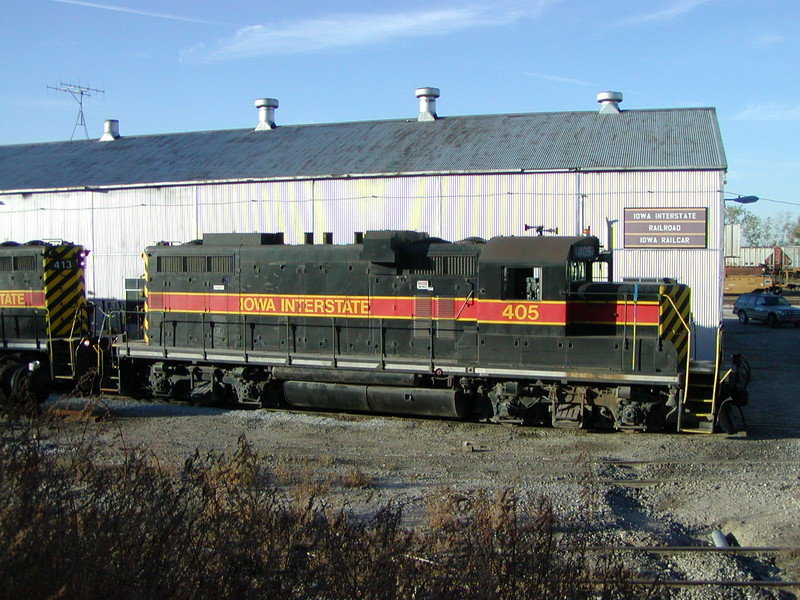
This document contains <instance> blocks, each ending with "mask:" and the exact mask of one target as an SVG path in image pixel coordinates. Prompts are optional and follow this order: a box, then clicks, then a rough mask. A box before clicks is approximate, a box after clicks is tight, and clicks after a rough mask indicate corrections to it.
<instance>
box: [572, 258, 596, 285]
mask: <svg viewBox="0 0 800 600" xmlns="http://www.w3.org/2000/svg"><path fill="white" fill-rule="evenodd" d="M591 264H592V263H590V262H585V261H570V262H568V263H567V279H568V280H569V281H571V282H573V281H574V282H580V283H584V282H590V281H591V280H592V269H591V268H590V267H591Z"/></svg>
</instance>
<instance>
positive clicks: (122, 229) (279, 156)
mask: <svg viewBox="0 0 800 600" xmlns="http://www.w3.org/2000/svg"><path fill="white" fill-rule="evenodd" d="M418 97H419V98H420V113H419V116H417V117H414V118H410V119H400V120H387V121H372V122H353V123H334V124H319V125H294V126H279V127H275V126H274V109H275V108H276V107H277V102H276V101H272V100H269V99H265V100H262V101H257V103H256V105H257V106H258V107H259V114H260V118H259V120H258V125H257V127H256V128H255V129H248V130H226V131H209V132H195V133H182V134H164V135H148V136H123V137H120V136H119V126H118V123H117V122H116V121H107V122H106V133H105V134H104V136H103V138H101V140H100V141H96V140H90V141H75V142H58V143H44V144H27V145H14V146H0V202H2V205H0V215H2V226H0V242H1V241H6V240H16V241H27V240H31V239H54V238H61V239H67V240H70V241H74V242H79V243H82V244H84V245H85V246H86V247H87V248H89V249H91V254H90V258H89V262H88V265H87V267H88V269H87V272H88V282H87V284H88V289H89V290H90V292H91V293H93V294H94V295H96V296H97V297H111V298H120V297H122V293H123V280H124V278H126V277H137V276H139V274H140V272H141V263H140V252H141V250H142V249H143V248H144V247H145V246H147V245H150V244H153V243H155V242H158V241H161V240H167V241H181V242H183V241H189V240H192V239H196V238H199V237H201V236H202V234H203V233H206V232H225V231H236V232H251V231H264V232H270V231H282V232H285V238H286V241H287V242H288V243H302V242H303V240H304V234H305V233H306V232H313V234H314V238H315V240H317V242H320V241H321V240H322V239H323V234H324V233H325V232H331V233H332V234H333V238H334V243H349V242H351V241H352V239H353V232H355V231H368V230H375V229H415V230H421V231H427V232H428V233H430V234H431V235H436V236H440V237H442V238H445V239H450V240H457V239H462V238H466V237H470V236H480V237H484V238H489V237H492V236H495V235H530V234H531V232H527V233H526V228H525V226H526V225H529V226H534V227H535V226H541V227H543V228H544V229H556V228H557V229H558V232H559V233H560V234H567V235H579V234H581V233H582V232H586V231H591V233H592V234H594V235H597V236H598V237H599V238H600V240H601V242H602V243H603V244H604V245H605V247H606V248H608V249H611V250H612V251H613V253H614V277H615V279H622V278H635V277H642V278H653V277H659V278H660V277H672V278H676V279H678V280H679V281H680V282H682V283H688V284H689V285H691V286H692V288H693V290H694V300H693V310H694V319H695V323H696V330H695V340H696V341H697V344H696V352H697V357H698V358H710V357H711V356H712V355H713V351H714V350H713V349H714V341H713V340H714V334H715V331H716V327H717V324H718V323H719V321H720V319H721V307H722V271H723V269H722V267H723V251H722V229H723V227H722V214H723V200H722V189H723V183H724V174H725V171H726V168H727V164H726V160H725V154H724V150H723V147H722V141H721V137H720V133H719V127H718V123H717V118H716V113H715V111H714V109H712V108H692V109H666V110H620V109H619V106H618V104H619V101H620V100H621V94H617V93H615V92H612V93H603V94H599V95H598V101H599V102H600V104H601V109H600V110H599V111H597V110H591V111H580V112H558V113H530V114H509V115H480V116H462V117H446V118H439V117H438V116H437V115H436V107H435V98H436V97H438V90H436V89H435V88H421V89H420V90H418ZM254 120H255V119H254ZM691 223H693V224H691ZM682 231H690V232H691V233H686V234H685V235H684V234H683V233H681V232H682Z"/></svg>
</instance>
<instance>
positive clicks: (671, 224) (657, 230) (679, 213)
mask: <svg viewBox="0 0 800 600" xmlns="http://www.w3.org/2000/svg"><path fill="white" fill-rule="evenodd" d="M707 225H708V209H707V208H626V209H625V247H626V248H654V249H659V248H706V246H707V235H706V232H707V229H708V227H707Z"/></svg>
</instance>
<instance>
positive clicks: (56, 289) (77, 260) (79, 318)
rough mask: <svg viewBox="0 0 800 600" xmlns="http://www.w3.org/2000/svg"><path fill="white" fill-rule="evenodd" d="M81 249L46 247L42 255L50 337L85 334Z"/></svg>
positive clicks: (74, 247)
mask: <svg viewBox="0 0 800 600" xmlns="http://www.w3.org/2000/svg"><path fill="white" fill-rule="evenodd" d="M83 258H84V250H83V246H76V245H73V244H63V245H60V246H49V247H47V248H46V249H45V250H44V252H43V261H44V262H43V265H42V270H43V279H44V301H45V308H46V309H47V327H48V333H49V335H50V337H51V338H64V337H68V336H70V335H73V336H75V337H82V336H84V335H86V334H87V333H88V330H89V319H88V310H87V306H86V283H85V280H84V272H83Z"/></svg>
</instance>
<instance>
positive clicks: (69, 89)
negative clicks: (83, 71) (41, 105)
mask: <svg viewBox="0 0 800 600" xmlns="http://www.w3.org/2000/svg"><path fill="white" fill-rule="evenodd" d="M58 85H59V87H54V86H51V85H48V86H47V89H49V90H55V91H57V92H65V93H67V94H69V95H70V96H72V97H73V98H74V99H75V102H77V103H78V118H77V119H75V127H73V128H72V135H71V136H70V138H69V141H70V142H71V141H72V140H73V138H74V137H75V132H76V131H77V130H78V127H83V137H84V139H86V140H88V139H89V130H88V129H86V118H85V117H84V116H83V98H84V97H89V98H91V97H92V95H93V94H105V93H106V92H105V90H97V89H95V88H90V87H84V86H82V85H75V84H74V83H64V82H63V81H62V82H61V83H59V84H58Z"/></svg>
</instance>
